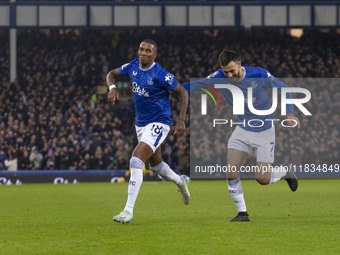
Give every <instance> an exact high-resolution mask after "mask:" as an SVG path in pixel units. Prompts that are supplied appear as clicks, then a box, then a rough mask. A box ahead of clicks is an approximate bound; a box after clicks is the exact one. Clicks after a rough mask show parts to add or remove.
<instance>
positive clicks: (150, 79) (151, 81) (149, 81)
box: [146, 77, 153, 85]
mask: <svg viewBox="0 0 340 255" xmlns="http://www.w3.org/2000/svg"><path fill="white" fill-rule="evenodd" d="M146 82H147V83H148V84H149V85H152V84H153V79H152V77H149V78H148V80H147V81H146Z"/></svg>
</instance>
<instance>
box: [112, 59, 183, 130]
mask: <svg viewBox="0 0 340 255" xmlns="http://www.w3.org/2000/svg"><path fill="white" fill-rule="evenodd" d="M119 73H120V74H121V75H129V76H130V80H131V82H132V91H133V101H134V104H135V109H136V119H135V123H136V125H137V126H138V127H144V126H146V125H147V124H149V123H152V122H160V123H163V124H166V125H170V124H171V108H170V103H169V90H171V91H172V90H174V89H175V88H176V86H177V83H178V82H177V80H176V78H175V76H174V75H172V74H170V73H169V72H167V71H166V70H164V69H162V67H161V66H160V65H159V64H158V63H156V62H154V63H153V64H152V65H151V66H150V67H149V68H147V69H143V68H141V67H140V66H139V59H134V60H132V61H131V62H130V63H127V64H125V65H122V66H121V67H120V68H119Z"/></svg>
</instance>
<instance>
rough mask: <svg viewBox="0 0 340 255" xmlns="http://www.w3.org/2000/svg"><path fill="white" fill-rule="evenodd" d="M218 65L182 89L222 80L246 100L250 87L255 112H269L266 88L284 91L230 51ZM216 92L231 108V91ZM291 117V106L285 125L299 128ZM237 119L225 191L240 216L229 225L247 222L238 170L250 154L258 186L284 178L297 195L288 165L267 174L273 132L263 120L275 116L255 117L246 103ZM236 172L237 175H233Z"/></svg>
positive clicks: (223, 54)
mask: <svg viewBox="0 0 340 255" xmlns="http://www.w3.org/2000/svg"><path fill="white" fill-rule="evenodd" d="M219 62H220V66H221V68H220V69H218V70H217V71H216V72H214V73H212V74H211V75H209V76H208V77H207V78H205V79H202V80H198V81H195V82H190V83H189V82H187V83H183V86H184V87H185V88H186V89H187V90H189V91H190V90H196V89H198V88H200V87H202V84H208V85H209V84H210V86H215V84H216V82H217V83H221V79H222V80H224V81H227V83H228V84H232V85H234V86H236V87H237V88H238V89H240V90H242V92H243V95H244V97H245V98H247V96H248V88H249V87H251V88H252V93H253V97H255V99H256V100H253V106H254V108H255V109H257V110H268V109H270V106H271V105H270V100H269V96H268V93H267V92H266V90H265V89H266V88H268V87H276V88H282V87H287V85H286V84H285V83H283V82H281V81H279V80H278V79H276V78H275V77H273V76H272V75H271V74H270V73H269V72H268V71H266V70H265V69H263V68H259V67H247V66H242V65H241V59H240V56H239V55H238V54H237V52H235V51H233V50H224V51H222V53H221V54H220V56H219ZM222 83H223V82H222ZM224 83H225V82H224ZM219 91H220V92H221V93H222V94H223V95H224V96H225V98H226V99H227V101H228V102H229V103H230V104H231V105H233V100H235V98H233V94H232V93H231V91H230V90H228V89H219ZM286 96H287V98H291V94H290V93H287V95H286ZM239 102H242V104H243V103H244V102H245V100H243V99H242V100H240V101H239ZM242 107H243V105H242ZM293 113H294V106H293V105H287V119H288V121H287V123H288V124H289V125H291V126H295V125H296V126H298V127H300V122H299V119H298V118H296V117H295V116H294V115H293ZM236 117H237V123H238V125H237V127H236V128H235V130H234V131H233V133H232V135H231V137H230V139H229V141H228V164H229V168H228V169H230V171H229V172H228V171H227V183H228V190H229V193H230V195H231V197H232V198H233V200H234V202H235V205H236V207H237V209H238V212H239V213H238V215H237V216H236V217H235V218H233V219H232V220H230V221H232V222H239V221H250V218H249V214H248V212H247V209H246V204H245V200H244V196H243V189H242V185H241V181H240V170H241V167H242V166H243V165H244V164H245V162H246V160H247V158H248V157H249V155H250V153H251V151H252V150H254V151H255V155H256V160H257V163H256V165H257V168H256V169H257V170H256V171H255V178H256V180H257V182H258V183H260V184H261V185H267V184H269V183H275V182H277V181H278V180H280V179H281V178H285V179H286V181H287V183H288V185H289V187H290V189H291V190H292V191H296V189H297V187H298V180H297V177H296V175H295V173H294V171H293V170H292V167H291V164H288V165H287V166H280V168H279V169H278V170H276V171H268V170H269V169H272V168H271V167H270V166H271V164H272V163H273V162H274V151H275V150H274V147H275V129H274V125H273V122H272V121H265V120H266V119H272V120H273V119H274V115H273V114H268V115H255V114H254V113H252V112H251V111H250V110H249V107H248V105H247V103H246V102H245V105H244V114H241V115H237V116H236ZM249 120H251V124H249V123H250V122H249ZM235 169H236V171H234V170H235Z"/></svg>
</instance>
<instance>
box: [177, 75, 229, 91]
mask: <svg viewBox="0 0 340 255" xmlns="http://www.w3.org/2000/svg"><path fill="white" fill-rule="evenodd" d="M214 78H220V79H221V78H225V77H224V76H223V75H222V74H221V72H219V70H218V71H216V72H214V73H212V74H210V75H208V77H206V78H203V79H200V80H197V81H191V82H185V83H183V84H182V86H183V87H184V88H185V89H186V90H187V91H189V92H190V91H195V90H199V89H201V88H206V87H205V86H204V84H205V85H209V86H212V87H214V85H215V81H214Z"/></svg>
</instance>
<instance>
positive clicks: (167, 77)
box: [158, 69, 178, 90]
mask: <svg viewBox="0 0 340 255" xmlns="http://www.w3.org/2000/svg"><path fill="white" fill-rule="evenodd" d="M158 81H159V84H160V85H161V86H163V87H165V88H166V89H168V90H174V89H175V88H176V86H177V83H178V81H177V80H176V78H175V76H174V75H173V74H171V73H169V72H168V71H166V70H164V69H162V70H161V71H160V72H159V77H158Z"/></svg>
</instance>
